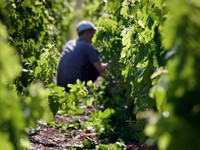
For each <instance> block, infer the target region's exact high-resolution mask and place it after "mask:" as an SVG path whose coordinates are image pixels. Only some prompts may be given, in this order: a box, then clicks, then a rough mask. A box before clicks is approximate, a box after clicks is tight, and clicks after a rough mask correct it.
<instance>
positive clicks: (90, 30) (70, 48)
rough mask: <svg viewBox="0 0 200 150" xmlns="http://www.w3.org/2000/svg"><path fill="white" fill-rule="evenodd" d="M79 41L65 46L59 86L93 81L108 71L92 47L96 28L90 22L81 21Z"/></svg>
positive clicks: (59, 70) (67, 89) (78, 29)
mask: <svg viewBox="0 0 200 150" xmlns="http://www.w3.org/2000/svg"><path fill="white" fill-rule="evenodd" d="M76 30H77V33H78V36H79V39H78V40H70V41H68V42H67V43H66V45H65V46H64V49H63V51H62V54H61V58H60V61H59V65H58V70H57V85H58V86H62V87H65V90H66V91H69V88H68V87H67V84H75V83H76V80H77V79H80V80H81V81H88V80H92V81H93V82H94V81H95V80H96V79H97V77H98V76H99V75H103V73H104V72H105V71H106V69H107V64H104V63H101V62H100V59H99V56H98V52H97V50H96V49H94V48H93V47H92V45H91V42H92V38H93V35H94V33H95V31H96V27H95V25H94V24H93V23H91V22H90V21H86V20H84V21H81V22H80V23H78V24H77V27H76Z"/></svg>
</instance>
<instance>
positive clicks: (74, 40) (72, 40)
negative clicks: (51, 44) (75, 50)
mask: <svg viewBox="0 0 200 150" xmlns="http://www.w3.org/2000/svg"><path fill="white" fill-rule="evenodd" d="M76 41H77V40H76V39H71V40H69V41H67V42H66V45H75V44H76Z"/></svg>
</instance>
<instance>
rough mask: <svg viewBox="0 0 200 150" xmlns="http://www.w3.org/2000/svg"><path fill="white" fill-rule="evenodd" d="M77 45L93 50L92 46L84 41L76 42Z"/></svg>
mask: <svg viewBox="0 0 200 150" xmlns="http://www.w3.org/2000/svg"><path fill="white" fill-rule="evenodd" d="M77 45H79V46H81V47H84V48H87V49H94V48H93V46H92V45H91V44H90V43H88V42H86V41H84V40H77Z"/></svg>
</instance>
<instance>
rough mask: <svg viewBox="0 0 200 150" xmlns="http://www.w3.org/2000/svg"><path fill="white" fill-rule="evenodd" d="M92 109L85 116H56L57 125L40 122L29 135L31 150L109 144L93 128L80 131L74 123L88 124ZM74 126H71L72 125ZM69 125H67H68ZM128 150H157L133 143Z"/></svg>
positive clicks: (66, 148) (59, 149) (77, 147)
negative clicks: (86, 143)
mask: <svg viewBox="0 0 200 150" xmlns="http://www.w3.org/2000/svg"><path fill="white" fill-rule="evenodd" d="M90 111H91V108H89V109H87V110H86V113H85V114H84V115H79V116H77V115H69V116H62V115H56V116H55V125H47V124H46V123H44V122H40V123H39V124H38V127H37V128H36V129H33V130H32V131H31V133H30V134H29V139H30V142H31V147H30V149H29V150H68V149H70V148H74V149H85V148H84V145H83V141H85V140H86V141H87V140H88V141H92V143H93V144H94V145H98V144H102V143H107V144H108V143H109V140H108V139H104V140H102V139H101V140H100V139H98V138H97V136H96V133H95V130H94V129H93V128H92V127H88V128H87V129H80V128H79V127H76V126H74V125H73V124H74V122H76V121H77V123H78V122H80V121H81V123H84V122H86V121H87V120H88V119H89V117H88V112H90ZM71 122H73V124H71V125H70V123H71ZM66 124H67V125H66ZM126 147H127V148H126V149H127V150H156V149H155V148H148V147H145V146H143V145H142V144H141V143H139V142H132V143H130V144H128V145H127V146H126Z"/></svg>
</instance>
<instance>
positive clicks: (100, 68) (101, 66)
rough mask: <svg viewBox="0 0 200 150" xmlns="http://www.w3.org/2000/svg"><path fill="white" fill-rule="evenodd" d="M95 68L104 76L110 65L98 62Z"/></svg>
mask: <svg viewBox="0 0 200 150" xmlns="http://www.w3.org/2000/svg"><path fill="white" fill-rule="evenodd" d="M93 65H94V67H95V68H96V69H97V70H98V72H99V73H100V75H103V74H104V72H105V71H106V69H107V68H108V64H106V63H101V62H100V61H97V62H95V63H93Z"/></svg>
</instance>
